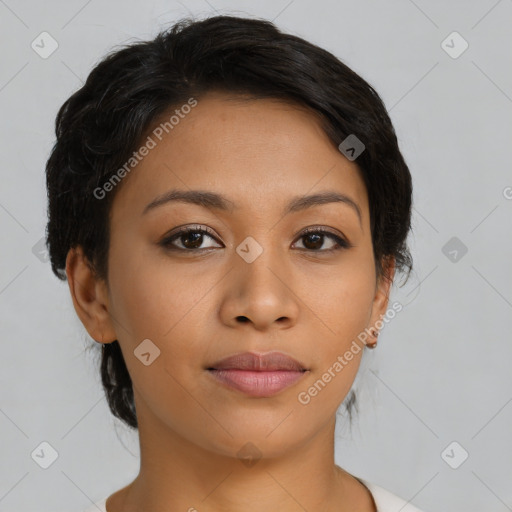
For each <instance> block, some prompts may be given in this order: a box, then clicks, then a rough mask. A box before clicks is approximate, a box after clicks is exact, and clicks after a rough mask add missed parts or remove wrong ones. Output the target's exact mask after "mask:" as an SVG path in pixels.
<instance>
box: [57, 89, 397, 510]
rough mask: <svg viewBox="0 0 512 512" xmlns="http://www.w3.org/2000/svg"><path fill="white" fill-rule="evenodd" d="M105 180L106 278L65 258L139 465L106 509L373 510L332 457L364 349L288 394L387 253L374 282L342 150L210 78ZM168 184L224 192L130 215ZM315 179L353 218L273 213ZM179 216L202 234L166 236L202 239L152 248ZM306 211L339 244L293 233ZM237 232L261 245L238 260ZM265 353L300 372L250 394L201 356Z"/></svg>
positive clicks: (367, 298) (294, 117) (355, 316)
mask: <svg viewBox="0 0 512 512" xmlns="http://www.w3.org/2000/svg"><path fill="white" fill-rule="evenodd" d="M118 186H119V187H120V189H119V190H117V191H116V197H115V199H114V202H113V205H112V212H111V219H110V222H111V239H110V247H109V259H108V265H109V274H108V283H106V282H105V281H102V280H101V279H97V278H96V277H95V276H94V274H93V273H91V270H90V268H89V265H87V262H86V261H85V258H84V257H83V254H82V251H81V249H80V247H78V248H76V249H72V250H70V252H69V254H68V259H67V267H66V272H67V277H68V282H69V287H70V291H71V295H72V298H73V303H74V306H75V309H76V311H77V314H78V315H79V317H80V319H81V321H82V323H83V324H84V326H85V328H86V329H87V331H88V332H89V334H90V335H91V337H92V338H94V339H95V340H96V341H98V342H104V343H108V342H111V341H113V340H115V339H117V340H118V341H119V343H120V345H121V349H122V352H123V355H124V358H125V361H126V365H127V368H128V371H129V373H130V375H131V378H132V381H133V387H134V395H135V403H136V409H137V417H138V422H139V437H140V447H141V467H140V473H139V475H138V476H137V478H136V479H135V480H134V481H133V482H132V483H131V484H130V485H128V486H126V487H125V488H123V489H121V490H119V491H118V492H117V493H115V494H113V495H112V496H110V497H109V499H108V500H107V510H108V512H135V511H139V510H151V511H152V512H160V511H161V512H163V511H169V510H183V511H187V510H189V511H190V512H192V511H193V510H194V509H196V510H197V511H198V512H213V511H219V510H222V511H226V512H231V511H232V512H235V511H237V512H238V511H240V510H244V511H245V512H253V511H261V510H280V511H282V512H288V511H289V512H292V511H293V512H296V511H299V510H304V509H306V510H308V511H311V512H312V511H319V512H320V511H322V512H328V511H335V510H336V511H338V512H339V511H346V512H348V511H351V512H362V511H365V512H367V511H375V506H374V503H373V499H372V498H371V495H370V493H369V491H368V489H366V487H365V486H363V485H362V483H360V482H359V481H358V480H356V479H355V478H354V477H353V476H352V475H350V474H349V473H347V472H345V471H344V470H342V469H341V468H340V467H338V466H337V465H336V464H335V463H334V429H335V418H336V416H335V415H336V411H337V409H338V407H339V406H340V404H341V403H342V401H343V399H344V398H345V396H346V395H347V393H348V391H349V389H350V387H351V385H352V383H353V381H354V378H355V376H356V373H357V370H358V367H359V363H360V360H361V356H362V354H363V351H364V349H362V350H360V351H359V353H358V354H356V355H354V358H353V359H352V360H351V361H350V362H349V363H348V364H347V365H346V366H345V367H344V368H343V370H342V371H341V372H339V373H337V374H336V377H335V378H333V379H332V380H331V381H330V382H329V383H328V384H327V385H326V386H325V387H324V388H323V389H322V390H321V392H319V393H318V395H317V396H315V397H312V398H311V401H310V402H309V403H308V404H307V405H303V404H301V403H299V401H298V398H297V397H298V393H299V392H301V391H305V390H307V389H308V388H309V387H310V386H311V385H312V384H313V383H314V382H315V381H317V380H318V379H319V378H321V376H322V374H323V373H324V372H326V371H327V369H328V368H329V367H332V365H333V363H334V362H335V361H336V360H337V357H338V356H340V355H343V354H344V353H345V352H346V351H347V350H348V349H349V347H350V345H351V343H352V341H353V340H354V339H356V337H357V335H358V334H359V333H361V332H363V331H364V330H365V328H369V327H371V326H373V325H374V324H375V322H376V321H377V320H379V319H381V318H382V316H383V315H384V314H385V312H386V308H387V304H388V298H389V291H390V286H391V282H392V278H393V275H394V262H393V260H391V263H390V266H389V267H388V276H390V279H384V278H382V279H379V280H377V277H376V275H375V268H374V260H373V252H372V240H371V234H370V219H369V205H368V197H367V192H366V188H365V185H364V182H363V180H362V178H361V176H360V171H359V169H358V167H357V165H356V162H355V161H354V162H351V161H349V160H348V159H347V158H345V156H344V155H342V154H341V153H340V152H339V150H338V149H337V148H336V146H335V145H334V144H333V143H332V142H331V141H330V140H329V139H328V138H327V136H326V135H325V133H324V132H323V131H322V129H321V127H320V124H319V122H318V119H317V118H316V117H315V116H314V115H312V114H311V113H310V112H308V111H307V110H305V109H302V108H297V107H294V106H291V105H288V104H285V103H282V102H279V101H276V100H267V99H265V100H261V99H260V100H251V101H242V100H241V98H235V97H228V96H226V95H224V94H220V93H209V94H208V95H206V96H204V97H202V98H200V99H199V101H198V105H197V106H196V107H195V108H193V109H192V111H191V112H190V113H189V114H188V115H187V116H186V117H185V118H184V119H182V120H181V121H180V123H179V124H178V125H176V126H175V127H174V129H173V130H172V132H170V133H169V135H167V136H166V137H165V138H164V139H163V140H162V141H161V142H159V143H158V145H157V146H156V147H155V148H154V149H152V150H151V151H150V152H149V154H148V155H147V156H146V157H145V158H144V159H143V160H142V161H141V162H140V163H139V164H138V165H137V167H136V168H135V169H134V170H133V171H132V172H131V174H130V175H128V176H126V177H125V178H124V180H123V182H122V183H121V184H120V185H118ZM171 189H179V190H206V191H210V192H215V193H218V194H222V195H224V196H226V197H227V198H228V199H229V200H230V201H233V202H234V204H235V206H234V207H233V209H232V210H231V211H222V210H218V209H215V208H212V207H209V208H206V207H204V206H200V205H196V204H188V203H185V202H176V201H174V202H168V203H166V204H163V205H161V206H159V207H156V208H153V209H151V210H149V211H148V212H146V213H143V211H144V208H145V207H146V205H148V204H149V203H150V202H151V201H153V200H154V199H155V198H156V197H158V196H160V195H161V194H162V193H164V192H166V191H169V190H171ZM326 190H331V191H335V192H338V193H342V194H345V195H347V196H350V197H351V198H352V199H353V200H354V201H355V202H356V203H357V205H358V206H359V208H360V211H361V219H359V217H358V215H357V214H356V212H355V210H354V209H353V208H351V207H350V206H349V205H347V204H346V203H343V202H331V203H327V204H322V205H316V206H313V207H311V208H307V209H304V210H301V211H296V212H292V213H288V214H287V215H283V208H284V207H285V205H286V204H287V203H288V202H289V201H290V200H291V199H292V198H294V197H296V196H304V195H306V194H313V193H317V192H320V191H326ZM182 225H189V226H190V225H192V226H193V227H195V225H200V226H201V227H209V228H211V230H212V232H213V233H214V235H215V236H214V238H211V237H210V235H204V236H203V239H202V242H201V241H198V242H197V241H196V245H194V244H193V243H191V241H192V242H193V241H194V238H192V239H191V238H190V237H187V236H186V235H185V236H182V237H181V238H179V237H177V238H176V239H175V240H174V246H176V247H183V246H185V247H186V246H187V245H185V244H188V246H189V247H190V246H192V247H200V248H208V249H206V250H204V251H201V250H197V249H182V251H181V252H180V251H179V249H178V250H174V251H173V250H171V249H169V248H165V247H163V246H162V245H159V243H160V242H161V241H162V240H163V239H164V237H165V235H168V234H169V233H171V231H172V230H174V228H176V227H178V226H182ZM310 226H315V227H318V228H324V229H327V230H329V231H330V232H333V233H334V234H335V235H338V236H340V237H342V238H344V239H345V240H348V241H349V242H350V243H351V244H352V247H350V248H341V249H339V250H335V251H329V252H328V251H326V249H330V248H333V247H336V242H335V240H333V239H331V238H330V237H329V236H327V235H326V236H324V237H323V243H322V239H320V240H319V241H318V240H316V241H315V239H313V240H312V239H311V237H307V236H306V237H304V236H301V233H302V231H303V230H304V229H305V228H307V227H310ZM196 236H198V235H196ZM248 236H251V237H252V238H254V239H255V240H256V241H257V242H258V244H259V245H260V246H261V247H262V248H263V253H262V254H261V255H260V256H259V257H257V258H256V260H255V261H253V262H252V263H248V262H247V261H245V260H244V259H242V258H241V257H240V256H239V254H238V253H237V252H236V248H237V246H238V245H240V244H241V243H242V241H244V240H245V238H246V237H248ZM186 251H188V252H186ZM194 251H195V252H194ZM243 317H245V321H243V320H244V318H243ZM144 339H150V340H152V342H153V343H154V344H155V345H156V346H157V347H158V348H159V349H160V351H161V353H160V356H159V357H157V358H156V359H155V360H154V361H153V362H152V363H151V364H150V365H148V366H146V365H144V364H142V363H141V361H140V360H139V359H138V358H137V357H135V356H134V350H135V349H136V347H137V346H138V345H139V344H140V343H141V341H142V340H144ZM271 350H279V351H282V352H284V353H286V354H288V355H290V356H292V357H294V358H295V359H298V360H299V361H301V362H302V363H304V364H305V365H306V366H307V368H308V370H309V371H308V372H307V374H306V375H304V376H303V377H302V379H301V380H300V381H299V382H298V383H296V384H294V385H293V386H291V387H289V388H287V389H285V390H283V391H281V392H280V393H278V394H277V395H274V396H272V397H264V398H254V397H248V396H247V395H245V394H243V393H241V392H238V391H235V390H233V389H229V388H227V387H225V386H223V385H221V384H219V383H217V381H215V380H214V379H213V378H212V377H211V375H210V374H209V373H208V372H207V370H206V369H205V368H206V367H208V365H211V364H212V363H213V362H215V361H217V360H219V359H221V358H224V357H227V356H228V355H232V354H234V353H237V352H244V351H256V352H267V351H271ZM249 441H250V442H251V443H253V445H255V446H256V447H257V449H258V450H259V453H260V454H261V458H260V459H259V460H257V461H256V463H255V464H253V465H252V466H250V467H247V466H246V465H244V464H242V463H241V461H240V459H239V457H238V456H237V452H238V451H239V450H240V449H241V448H242V447H243V446H244V445H246V443H247V442H249ZM192 507H194V508H192Z"/></svg>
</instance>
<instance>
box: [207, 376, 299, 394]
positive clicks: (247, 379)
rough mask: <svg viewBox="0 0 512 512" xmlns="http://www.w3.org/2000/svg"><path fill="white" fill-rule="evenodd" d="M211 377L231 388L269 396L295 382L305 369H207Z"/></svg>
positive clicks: (246, 392)
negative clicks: (258, 370)
mask: <svg viewBox="0 0 512 512" xmlns="http://www.w3.org/2000/svg"><path fill="white" fill-rule="evenodd" d="M208 371H209V373H210V374H211V375H213V377H215V378H216V379H217V380H219V381H221V382H222V383H224V384H226V385H228V386H229V387H231V388H234V389H237V390H238V391H242V392H243V393H245V394H246V395H249V396H255V397H269V396H272V395H275V394H277V393H279V392H280V391H282V390H283V389H285V388H287V387H289V386H291V385H293V384H295V383H296V382H297V381H298V380H299V379H300V378H302V377H303V376H304V374H306V373H308V372H307V371H304V372H300V371H292V370H274V371H260V372H257V371H249V370H208Z"/></svg>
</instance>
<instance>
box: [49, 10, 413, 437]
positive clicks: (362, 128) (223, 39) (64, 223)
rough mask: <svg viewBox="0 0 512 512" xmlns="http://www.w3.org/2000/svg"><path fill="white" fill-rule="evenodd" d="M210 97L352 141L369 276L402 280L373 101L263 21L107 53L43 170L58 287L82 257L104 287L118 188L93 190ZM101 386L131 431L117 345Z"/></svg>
mask: <svg viewBox="0 0 512 512" xmlns="http://www.w3.org/2000/svg"><path fill="white" fill-rule="evenodd" d="M210 91H220V92H227V93H229V94H233V95H235V94H238V93H239V94H242V95H246V96H249V97H251V98H255V99H257V98H270V99H277V100H281V101H285V102H291V103H293V104H295V105H297V106H298V107H305V108H307V109H308V110H309V111H311V113H313V114H314V115H316V116H317V117H318V118H319V119H320V120H321V121H322V126H323V130H324V131H325V133H326V135H327V136H328V137H329V139H330V140H331V141H332V142H333V144H334V145H335V146H336V147H338V146H339V144H340V143H341V142H342V141H344V140H345V139H346V137H347V136H349V135H355V136H356V137H357V138H358V139H359V140H360V141H362V142H363V144H364V145H365V148H364V151H363V152H362V153H361V154H360V155H359V156H358V157H357V162H356V163H357V166H358V168H359V169H360V171H361V173H362V177H363V179H364V182H365V185H366V189H367V193H368V199H369V209H370V224H371V236H372V244H373V251H374V258H375V268H376V273H377V276H382V275H383V272H385V269H386V268H387V267H385V266H383V262H384V261H385V260H386V261H388V260H389V259H390V258H393V259H394V261H395V266H396V269H397V270H398V271H400V272H404V271H406V270H408V272H407V278H408V277H409V274H410V271H411V270H412V258H411V255H410V252H409V250H408V247H407V244H406V238H407V235H408V232H409V230H410V227H411V203H412V180H411V175H410V172H409V169H408V167H407V165H406V163H405V161H404V158H403V156H402V154H401V153H400V150H399V148H398V142H397V137H396V134H395V131H394V128H393V126H392V123H391V120H390V118H389V116H388V113H387V111H386V108H385V106H384V104H383V102H382V100H381V99H380V97H379V95H378V94H377V92H376V91H375V90H374V89H373V87H372V86H371V85H370V84H368V83H367V82H366V81H365V80H364V79H363V78H361V77H360V76H359V75H358V74H357V73H355V72H354V71H352V70H351V69H350V68H349V67H348V66H347V65H345V64H344V63H342V62H341V61H340V60H338V59H337V58H336V57H335V56H334V55H333V54H331V53H330V52H328V51H326V50H324V49H322V48H320V47H318V46H316V45H314V44H312V43H309V42H307V41H305V40H304V39H302V38H300V37H297V36H294V35H290V34H286V33H283V32H282V31H280V30H279V29H278V28H276V26H275V25H273V24H272V23H271V22H269V21H267V20H261V19H251V18H242V17H235V16H229V15H222V16H214V17H210V18H207V19H204V20H200V21H198V20H194V19H192V18H185V19H182V20H180V21H178V22H177V23H175V24H174V25H173V26H172V27H170V28H168V29H165V30H162V31H161V32H160V33H159V34H158V35H157V36H156V37H155V38H154V39H153V40H149V41H138V42H135V43H132V44H127V45H124V46H123V47H121V48H120V49H117V50H115V51H114V50H113V51H111V52H110V53H109V54H107V55H106V56H105V57H104V58H103V60H101V61H100V62H99V64H97V65H96V67H95V68H94V69H93V70H92V71H91V73H90V74H89V76H88V77H87V80H86V82H85V84H84V85H83V87H81V88H80V89H79V90H78V91H76V92H75V93H74V94H73V95H72V96H70V97H69V98H68V99H67V100H66V101H65V103H64V104H63V105H62V106H61V108H60V109H59V112H58V114H57V117H56V122H55V133H56V142H55V145H54V147H53V149H52V151H51V154H50V156H49V159H48V161H47V164H46V179H47V191H48V224H47V228H46V242H47V246H48V250H49V256H50V261H51V267H52V271H53V272H54V273H55V275H57V277H59V278H60V279H63V280H64V279H66V274H65V265H66V256H67V253H68V251H69V250H70V249H71V248H74V247H77V246H81V247H82V249H83V251H84V254H85V256H86V258H87V260H88V262H90V264H91V268H92V269H93V270H94V272H95V273H96V275H97V277H99V278H100V279H103V280H105V281H106V282H108V281H107V276H108V268H107V261H108V258H107V256H108V246H109V243H108V242H109V222H108V219H109V212H110V208H111V204H112V200H113V198H114V196H115V193H116V191H117V190H118V189H119V187H116V189H115V190H113V191H112V192H110V193H109V194H107V195H106V197H104V198H103V199H102V200H99V199H98V198H97V197H96V195H95V194H94V190H95V189H97V188H98V187H102V186H104V184H105V183H106V182H107V181H108V180H109V178H111V177H112V176H113V175H114V173H115V172H116V170H118V169H119V168H120V167H121V166H122V165H123V163H125V162H126V161H127V159H129V158H130V156H131V154H132V153H133V151H134V150H135V149H136V148H137V147H138V145H139V144H140V141H141V140H142V137H143V135H145V134H146V133H147V131H148V130H149V129H150V128H151V126H152V124H153V123H154V122H155V121H156V120H157V119H158V118H159V117H160V116H162V115H163V114H164V113H165V112H167V111H168V110H169V109H170V108H175V107H179V106H180V105H182V104H184V103H186V102H187V101H188V100H189V99H190V98H191V97H194V98H199V99H200V98H201V96H202V95H203V94H206V93H207V92H210ZM101 377H102V384H103V387H104V390H105V394H106V397H107V400H108V404H109V407H110V410H111V411H112V413H113V414H114V416H116V417H118V418H119V419H121V420H122V421H123V422H125V423H126V424H127V425H129V426H130V427H132V428H137V425H138V424H137V416H136V411H135V404H134V398H133V388H132V382H131V378H130V375H129V373H128V370H127V368H126V365H125V362H124V359H123V355H122V353H121V349H120V346H119V343H118V341H117V340H115V341H114V342H113V343H108V344H105V345H104V350H103V352H102V361H101ZM354 403H355V394H354V392H353V391H351V392H350V393H349V395H348V396H347V397H346V399H345V401H344V404H345V406H346V407H347V410H348V412H349V416H350V417H352V413H351V408H352V406H353V405H354Z"/></svg>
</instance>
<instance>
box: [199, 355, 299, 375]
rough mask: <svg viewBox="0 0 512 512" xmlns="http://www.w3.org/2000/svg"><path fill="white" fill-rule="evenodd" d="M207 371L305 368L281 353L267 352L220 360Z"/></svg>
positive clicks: (296, 369)
mask: <svg viewBox="0 0 512 512" xmlns="http://www.w3.org/2000/svg"><path fill="white" fill-rule="evenodd" d="M208 369H209V370H252V371H275V370H289V371H298V372H300V371H305V370H306V368H305V366H304V365H303V364H301V363H300V362H299V361H297V360H295V359H293V358H292V357H290V356H287V355H286V354H283V353H282V352H269V353H266V354H256V353H254V352H244V353H241V354H235V355H233V356H230V357H226V358H225V359H221V360H220V361H217V362H216V363H214V364H212V365H211V366H210V367H209V368H208Z"/></svg>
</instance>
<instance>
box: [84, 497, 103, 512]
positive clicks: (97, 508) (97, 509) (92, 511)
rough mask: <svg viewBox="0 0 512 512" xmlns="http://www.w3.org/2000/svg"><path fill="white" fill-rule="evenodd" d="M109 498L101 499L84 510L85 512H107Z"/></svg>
mask: <svg viewBox="0 0 512 512" xmlns="http://www.w3.org/2000/svg"><path fill="white" fill-rule="evenodd" d="M106 503H107V498H106V497H105V498H103V499H102V500H100V501H97V502H96V503H94V504H93V505H91V506H90V507H89V508H87V509H86V510H84V512H107V508H106V506H107V505H106Z"/></svg>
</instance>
